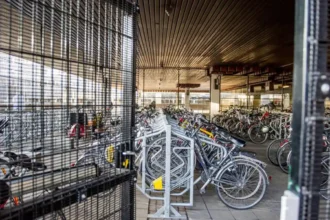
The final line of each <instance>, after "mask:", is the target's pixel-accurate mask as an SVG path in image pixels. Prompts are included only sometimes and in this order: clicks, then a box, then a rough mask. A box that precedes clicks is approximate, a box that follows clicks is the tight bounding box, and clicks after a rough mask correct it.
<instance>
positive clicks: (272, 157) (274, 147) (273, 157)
mask: <svg viewBox="0 0 330 220" xmlns="http://www.w3.org/2000/svg"><path fill="white" fill-rule="evenodd" d="M283 141H285V140H284V139H277V140H273V141H272V142H270V144H269V145H268V147H267V158H268V160H269V161H270V162H271V163H272V164H273V165H275V166H279V164H278V159H277V151H278V149H279V148H280V146H281V144H283Z"/></svg>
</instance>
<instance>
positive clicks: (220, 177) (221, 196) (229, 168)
mask: <svg viewBox="0 0 330 220" xmlns="http://www.w3.org/2000/svg"><path fill="white" fill-rule="evenodd" d="M239 164H241V165H243V166H250V167H251V168H252V169H256V170H258V173H257V174H258V175H259V178H260V179H261V180H260V181H258V186H257V187H256V189H255V190H254V191H259V189H261V191H260V195H258V196H257V198H256V199H252V202H251V203H250V204H247V205H238V204H234V202H230V201H235V202H237V203H239V204H241V202H242V201H243V200H245V201H247V200H248V199H251V198H252V196H254V195H256V192H254V193H253V194H252V195H251V196H250V197H248V198H244V197H242V198H235V196H232V195H231V196H228V197H229V198H226V197H225V196H226V195H228V193H229V192H228V190H227V191H225V190H223V189H224V187H223V185H220V184H221V182H224V184H225V183H226V175H227V174H228V173H226V172H231V171H232V170H235V169H234V168H235V166H236V167H237V166H238V165H239ZM261 169H262V168H261V167H260V166H258V165H256V164H254V163H251V162H249V161H242V160H241V161H237V162H233V163H228V164H226V165H225V166H224V168H222V169H221V170H220V171H219V173H218V174H217V177H216V179H217V182H218V183H220V184H219V185H217V186H216V191H217V194H218V197H219V199H220V200H221V201H222V202H223V203H224V204H225V205H227V206H228V207H230V208H233V209H238V210H245V209H249V208H252V207H254V206H255V205H257V204H258V203H259V202H260V201H261V200H262V198H263V197H264V195H265V193H266V188H267V179H266V178H267V177H265V175H264V173H263V171H262V170H261ZM228 176H231V175H230V174H229V175H227V178H228ZM259 182H261V183H260V184H259ZM245 184H246V183H245ZM240 187H241V186H240ZM260 187H261V188H260ZM229 199H231V200H230V201H229Z"/></svg>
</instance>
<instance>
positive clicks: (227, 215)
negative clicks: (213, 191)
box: [209, 210, 235, 220]
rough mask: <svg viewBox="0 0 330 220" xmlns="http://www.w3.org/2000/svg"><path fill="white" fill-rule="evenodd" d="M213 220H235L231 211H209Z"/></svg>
mask: <svg viewBox="0 0 330 220" xmlns="http://www.w3.org/2000/svg"><path fill="white" fill-rule="evenodd" d="M209 212H210V214H211V217H212V219H213V220H235V218H234V216H233V215H232V213H231V212H230V211H229V210H209Z"/></svg>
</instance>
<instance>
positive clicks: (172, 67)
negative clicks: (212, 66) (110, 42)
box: [137, 66, 207, 71]
mask: <svg viewBox="0 0 330 220" xmlns="http://www.w3.org/2000/svg"><path fill="white" fill-rule="evenodd" d="M137 69H140V70H155V69H174V70H205V71H207V68H202V67H174V66H164V67H160V66H158V67H157V66H151V67H143V66H142V67H139V68H137Z"/></svg>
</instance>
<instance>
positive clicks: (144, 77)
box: [142, 69, 146, 107]
mask: <svg viewBox="0 0 330 220" xmlns="http://www.w3.org/2000/svg"><path fill="white" fill-rule="evenodd" d="M145 81H146V76H145V69H143V88H142V93H143V94H142V105H143V107H144V91H145V89H144V88H145V87H144V86H145Z"/></svg>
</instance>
